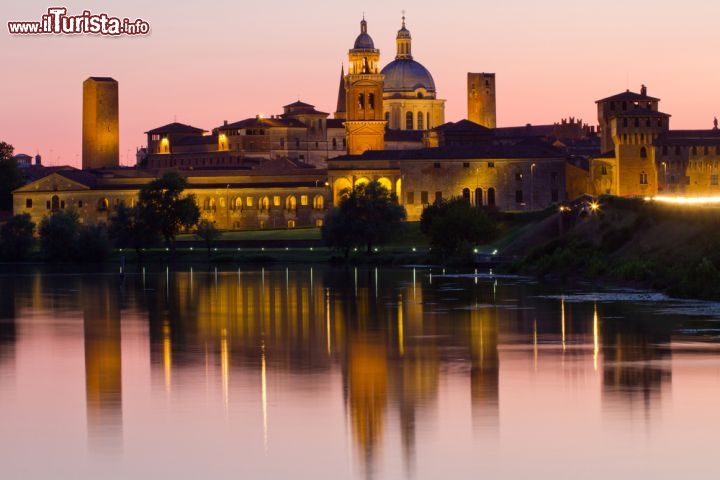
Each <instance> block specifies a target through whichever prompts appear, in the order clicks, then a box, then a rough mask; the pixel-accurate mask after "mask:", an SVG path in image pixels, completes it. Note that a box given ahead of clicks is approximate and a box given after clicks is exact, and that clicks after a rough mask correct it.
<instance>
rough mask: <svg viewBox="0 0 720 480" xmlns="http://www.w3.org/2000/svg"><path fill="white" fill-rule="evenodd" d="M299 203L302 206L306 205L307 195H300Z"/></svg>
mask: <svg viewBox="0 0 720 480" xmlns="http://www.w3.org/2000/svg"><path fill="white" fill-rule="evenodd" d="M300 205H301V206H303V207H307V205H308V196H307V195H300Z"/></svg>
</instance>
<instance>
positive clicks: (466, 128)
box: [434, 119, 492, 134]
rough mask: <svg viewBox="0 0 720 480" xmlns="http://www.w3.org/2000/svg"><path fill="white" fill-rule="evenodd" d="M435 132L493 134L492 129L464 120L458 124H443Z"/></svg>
mask: <svg viewBox="0 0 720 480" xmlns="http://www.w3.org/2000/svg"><path fill="white" fill-rule="evenodd" d="M434 130H438V131H441V132H473V133H486V134H487V133H491V132H492V129H490V128H487V127H484V126H482V125H480V124H478V123H475V122H471V121H470V120H467V119H463V120H460V121H458V122H447V123H443V124H442V125H440V126H439V127H435V128H434Z"/></svg>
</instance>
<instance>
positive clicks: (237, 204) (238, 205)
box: [233, 197, 242, 210]
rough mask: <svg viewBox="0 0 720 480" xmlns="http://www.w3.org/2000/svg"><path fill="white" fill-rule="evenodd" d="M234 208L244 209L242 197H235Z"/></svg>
mask: <svg viewBox="0 0 720 480" xmlns="http://www.w3.org/2000/svg"><path fill="white" fill-rule="evenodd" d="M233 210H242V199H241V198H240V197H237V198H235V200H234V201H233Z"/></svg>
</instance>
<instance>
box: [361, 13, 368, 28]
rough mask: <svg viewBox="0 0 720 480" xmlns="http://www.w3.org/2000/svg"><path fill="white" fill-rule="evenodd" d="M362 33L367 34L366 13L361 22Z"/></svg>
mask: <svg viewBox="0 0 720 480" xmlns="http://www.w3.org/2000/svg"><path fill="white" fill-rule="evenodd" d="M360 33H367V22H366V21H365V12H363V19H362V20H361V21H360Z"/></svg>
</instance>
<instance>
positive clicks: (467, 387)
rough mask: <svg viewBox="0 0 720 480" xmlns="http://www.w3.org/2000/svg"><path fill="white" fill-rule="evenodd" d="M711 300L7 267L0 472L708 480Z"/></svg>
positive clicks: (714, 335)
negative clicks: (707, 301)
mask: <svg viewBox="0 0 720 480" xmlns="http://www.w3.org/2000/svg"><path fill="white" fill-rule="evenodd" d="M719 333H720V305H718V304H713V303H703V302H689V301H677V300H669V299H667V298H664V297H663V296H661V295H657V294H652V293H647V292H636V291H627V290H622V291H617V290H615V291H613V290H603V289H600V288H597V287H595V288H592V287H589V286H588V287H583V286H578V287H576V288H575V287H573V288H568V287H559V286H544V285H538V284H535V283H532V282H530V281H527V280H523V279H518V278H509V277H507V278H506V277H493V276H489V275H480V276H475V275H442V271H440V270H432V271H431V270H430V269H427V268H417V269H411V268H410V269H402V270H393V269H354V268H349V269H318V268H315V269H310V268H304V267H294V268H291V269H284V268H272V269H260V268H257V269H250V268H242V269H240V270H238V269H230V268H229V267H224V268H223V269H219V270H215V269H213V268H212V267H210V268H208V267H201V268H195V269H190V268H189V267H188V268H184V269H183V268H181V269H176V270H172V269H169V270H165V269H162V268H155V269H152V270H151V269H149V270H148V271H146V272H143V271H142V270H139V271H131V272H129V273H128V274H127V275H126V276H125V277H124V278H122V277H120V276H119V275H118V274H117V272H106V273H97V272H95V273H77V272H74V273H63V272H50V271H47V270H44V271H41V270H33V269H27V270H24V271H15V272H7V271H5V272H4V273H0V425H1V427H0V477H1V478H8V479H15V478H18V479H20V478H23V479H24V478H54V479H65V478H68V479H89V478H93V479H95V478H133V479H135V478H174V479H198V478H243V479H266V478H273V479H275V478H277V479H285V478H293V479H340V478H343V479H345V478H348V479H355V478H358V479H360V478H377V479H396V478H397V479H442V478H447V477H449V476H451V478H453V479H466V478H467V479H470V478H493V479H499V478H553V479H558V478H584V479H587V478H591V479H594V478H597V479H600V478H602V479H606V478H608V477H615V478H618V479H623V478H679V477H685V478H718V476H720V460H718V455H717V453H716V452H717V449H718V447H717V444H718V438H719V437H720V342H719V341H718V338H719V337H718V334H719Z"/></svg>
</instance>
